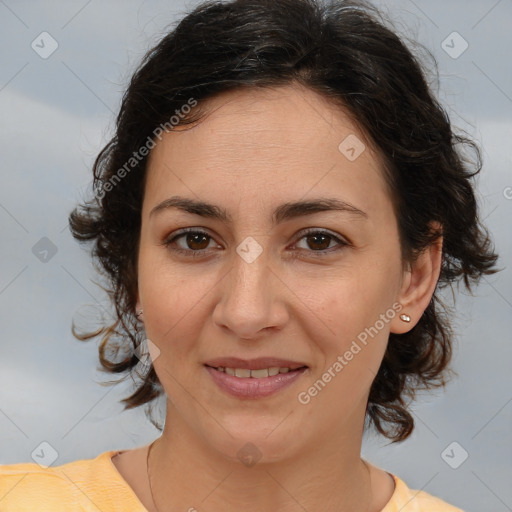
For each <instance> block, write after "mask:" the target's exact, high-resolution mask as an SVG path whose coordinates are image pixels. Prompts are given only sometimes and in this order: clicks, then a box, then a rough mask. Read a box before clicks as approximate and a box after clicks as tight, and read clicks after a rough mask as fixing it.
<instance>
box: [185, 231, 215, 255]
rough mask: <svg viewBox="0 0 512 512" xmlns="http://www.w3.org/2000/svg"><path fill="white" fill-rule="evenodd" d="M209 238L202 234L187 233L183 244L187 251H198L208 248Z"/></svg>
mask: <svg viewBox="0 0 512 512" xmlns="http://www.w3.org/2000/svg"><path fill="white" fill-rule="evenodd" d="M209 238H210V237H209V236H208V235H205V234H204V233H187V234H186V235H185V244H186V245H187V247H188V248H189V249H193V250H196V251H200V250H203V249H206V248H207V247H208V244H209Z"/></svg>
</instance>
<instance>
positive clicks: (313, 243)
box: [306, 234, 332, 251]
mask: <svg viewBox="0 0 512 512" xmlns="http://www.w3.org/2000/svg"><path fill="white" fill-rule="evenodd" d="M306 240H307V244H308V246H309V247H310V248H311V249H313V250H319V251H324V250H325V249H328V248H329V245H330V243H331V240H332V237H330V236H328V235H324V234H318V235H308V236H306Z"/></svg>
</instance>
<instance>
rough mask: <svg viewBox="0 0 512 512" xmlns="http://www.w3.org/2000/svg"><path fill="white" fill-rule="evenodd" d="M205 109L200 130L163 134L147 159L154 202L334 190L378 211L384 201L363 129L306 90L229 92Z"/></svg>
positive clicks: (192, 128) (381, 179) (381, 177)
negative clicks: (178, 195) (176, 196)
mask: <svg viewBox="0 0 512 512" xmlns="http://www.w3.org/2000/svg"><path fill="white" fill-rule="evenodd" d="M202 107H203V108H205V112H206V115H205V116H204V117H202V118H201V120H200V121H199V122H198V123H195V124H193V125H190V126H178V127H176V128H175V129H174V130H173V131H171V132H168V133H165V134H164V135H163V137H162V140H161V141H160V142H157V144H156V146H155V148H154V149H153V150H152V151H151V154H150V158H149V162H148V169H147V172H148V177H147V183H146V187H147V190H146V193H147V194H149V195H151V196H155V201H156V200H157V198H158V199H160V200H163V199H165V196H166V195H173V194H170V192H171V189H172V191H174V190H176V191H178V190H179V191H180V192H188V194H189V195H190V193H191V192H192V194H193V195H196V196H201V197H208V196H210V195H212V194H213V195H215V196H216V197H217V198H218V197H219V196H220V197H223V199H224V201H227V200H229V199H230V196H229V195H227V194H233V195H232V196H231V200H234V199H239V200H241V199H242V197H246V196H248V195H251V193H252V194H253V195H254V194H258V195H260V196H261V195H262V194H263V195H265V197H267V198H269V197H272V196H280V197H281V196H282V195H283V194H288V195H289V196H290V197H289V199H290V200H291V199H292V198H293V199H294V200H296V199H297V198H299V197H303V196H306V195H307V194H308V193H312V194H314V195H318V194H322V193H324V194H325V193H326V192H332V191H333V190H334V191H336V190H338V191H340V192H342V193H343V192H347V193H348V194H352V195H354V194H355V195H356V196H357V195H359V196H361V198H360V200H364V202H366V203H368V206H371V203H372V202H373V203H374V206H375V207H377V206H378V205H379V204H380V202H382V200H383V197H382V196H383V195H387V193H386V189H387V185H386V183H385V180H384V174H383V172H382V165H381V161H380V158H379V157H378V155H377V153H376V152H375V150H374V149H373V148H372V146H371V144H370V143H369V141H368V139H367V138H366V137H365V135H364V134H363V133H362V131H361V130H360V128H359V127H358V126H357V124H356V123H355V122H354V121H353V120H352V119H351V117H350V115H349V114H348V113H347V112H346V111H345V110H344V109H342V108H341V107H340V106H337V105H334V104H333V103H332V102H330V101H329V100H327V99H326V98H324V97H323V96H320V95H318V94H316V93H315V92H313V91H311V90H309V89H306V88H303V87H299V86H286V87H280V88H275V89H256V88H253V89H242V90H236V91H229V92H225V93H222V94H220V95H218V96H216V97H214V98H212V99H210V100H208V101H207V102H206V103H205V104H204V105H203V106H202ZM187 188H188V190H187ZM330 195H332V194H330ZM276 201H277V198H276Z"/></svg>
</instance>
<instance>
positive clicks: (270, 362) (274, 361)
mask: <svg viewBox="0 0 512 512" xmlns="http://www.w3.org/2000/svg"><path fill="white" fill-rule="evenodd" d="M204 364H205V365H207V366H212V367H214V368H219V367H220V366H222V367H223V368H245V369H247V370H262V369H264V368H272V367H279V368H290V369H291V370H295V369H297V368H302V367H303V366H307V365H306V364H304V363H300V362H297V361H291V360H289V359H279V358H277V357H258V358H256V359H239V358H237V357H218V358H216V359H210V360H208V361H206V362H205V363H204Z"/></svg>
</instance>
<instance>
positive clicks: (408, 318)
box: [400, 314, 411, 322]
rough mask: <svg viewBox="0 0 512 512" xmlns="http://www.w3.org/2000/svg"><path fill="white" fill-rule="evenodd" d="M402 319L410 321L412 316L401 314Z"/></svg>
mask: <svg viewBox="0 0 512 512" xmlns="http://www.w3.org/2000/svg"><path fill="white" fill-rule="evenodd" d="M400 320H402V322H410V321H411V317H410V316H409V315H405V314H401V315H400Z"/></svg>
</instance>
